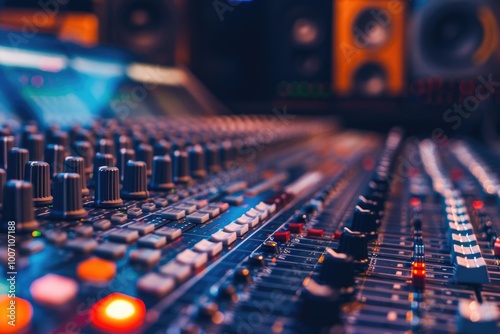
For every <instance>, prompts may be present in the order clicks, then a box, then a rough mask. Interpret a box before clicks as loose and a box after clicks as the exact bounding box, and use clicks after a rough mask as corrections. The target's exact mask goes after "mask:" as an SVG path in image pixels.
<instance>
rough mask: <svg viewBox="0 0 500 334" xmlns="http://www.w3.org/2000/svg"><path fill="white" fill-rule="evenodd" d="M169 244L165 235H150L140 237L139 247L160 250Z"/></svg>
mask: <svg viewBox="0 0 500 334" xmlns="http://www.w3.org/2000/svg"><path fill="white" fill-rule="evenodd" d="M166 244H167V238H166V237H165V236H163V235H156V234H149V235H145V236H143V237H140V238H139V240H137V245H139V246H140V247H148V248H160V247H163V246H165V245H166Z"/></svg>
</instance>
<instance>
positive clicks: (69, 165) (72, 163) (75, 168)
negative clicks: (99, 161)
mask: <svg viewBox="0 0 500 334" xmlns="http://www.w3.org/2000/svg"><path fill="white" fill-rule="evenodd" d="M64 172H65V173H76V174H78V175H80V183H81V189H82V196H87V195H88V194H89V193H90V191H89V188H87V177H86V175H85V160H84V159H83V158H82V157H66V159H64Z"/></svg>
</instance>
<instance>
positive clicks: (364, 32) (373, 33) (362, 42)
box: [353, 7, 391, 48]
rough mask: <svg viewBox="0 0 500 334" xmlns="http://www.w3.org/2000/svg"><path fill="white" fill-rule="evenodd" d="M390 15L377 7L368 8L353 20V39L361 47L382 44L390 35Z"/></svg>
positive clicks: (372, 46) (373, 46)
mask: <svg viewBox="0 0 500 334" xmlns="http://www.w3.org/2000/svg"><path fill="white" fill-rule="evenodd" d="M390 30H391V25H390V17H388V16H385V15H383V14H382V11H381V10H380V9H377V8H373V7H372V8H368V9H366V10H364V11H362V12H361V13H359V15H358V17H357V18H356V20H355V21H354V26H353V34H354V41H355V42H356V44H358V45H357V46H358V47H361V48H375V47H380V46H382V45H384V44H385V43H386V42H387V40H388V39H389V37H390Z"/></svg>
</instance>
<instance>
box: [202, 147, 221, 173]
mask: <svg viewBox="0 0 500 334" xmlns="http://www.w3.org/2000/svg"><path fill="white" fill-rule="evenodd" d="M205 156H206V159H205V160H206V162H207V169H208V171H209V172H212V173H218V172H219V171H220V170H221V165H220V152H219V146H217V145H216V144H212V143H208V144H207V145H206V146H205Z"/></svg>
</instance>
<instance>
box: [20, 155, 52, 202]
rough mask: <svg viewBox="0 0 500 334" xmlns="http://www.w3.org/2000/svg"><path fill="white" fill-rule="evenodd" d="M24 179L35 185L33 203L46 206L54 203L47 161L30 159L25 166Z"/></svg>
mask: <svg viewBox="0 0 500 334" xmlns="http://www.w3.org/2000/svg"><path fill="white" fill-rule="evenodd" d="M24 180H25V181H28V182H31V185H32V187H33V204H35V206H44V205H49V204H51V203H52V200H53V199H52V195H51V193H50V166H49V164H48V163H46V162H45V161H30V162H28V163H27V164H26V166H25V172H24Z"/></svg>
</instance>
